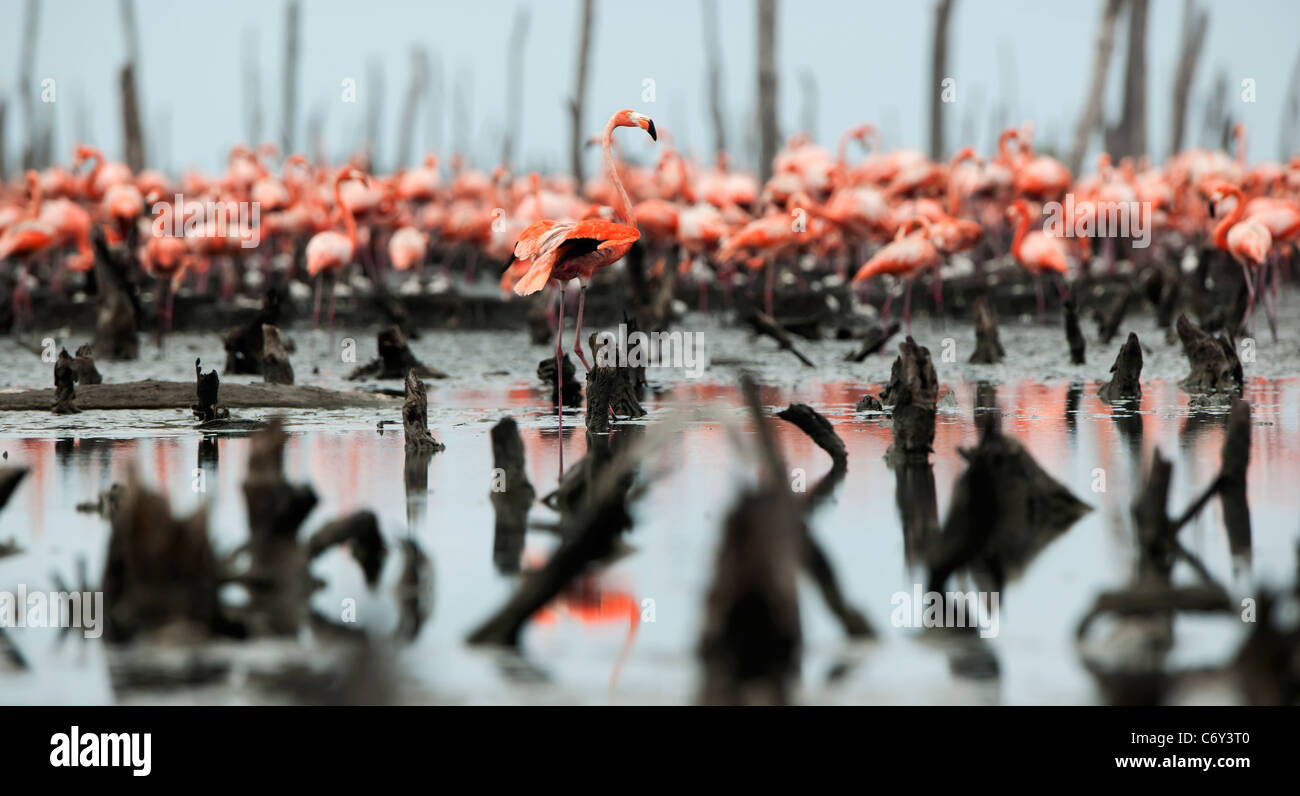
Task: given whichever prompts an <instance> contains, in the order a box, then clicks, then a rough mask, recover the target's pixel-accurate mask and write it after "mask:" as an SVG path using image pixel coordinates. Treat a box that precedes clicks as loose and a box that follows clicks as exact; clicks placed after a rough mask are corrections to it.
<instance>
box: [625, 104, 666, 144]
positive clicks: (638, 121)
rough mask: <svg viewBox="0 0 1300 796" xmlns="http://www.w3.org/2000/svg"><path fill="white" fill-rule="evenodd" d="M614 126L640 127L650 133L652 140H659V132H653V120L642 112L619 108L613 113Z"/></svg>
mask: <svg viewBox="0 0 1300 796" xmlns="http://www.w3.org/2000/svg"><path fill="white" fill-rule="evenodd" d="M614 126H615V127H640V128H641V129H642V130H645V131H646V132H647V133H649V134H650V139H651V140H652V141H658V140H659V134H658V133H656V132H655V123H654V120H653V119H651V118H650V117H649V116H646V115H645V114H643V113H637V112H636V111H633V110H621V111H619V112H618V113H616V114H614Z"/></svg>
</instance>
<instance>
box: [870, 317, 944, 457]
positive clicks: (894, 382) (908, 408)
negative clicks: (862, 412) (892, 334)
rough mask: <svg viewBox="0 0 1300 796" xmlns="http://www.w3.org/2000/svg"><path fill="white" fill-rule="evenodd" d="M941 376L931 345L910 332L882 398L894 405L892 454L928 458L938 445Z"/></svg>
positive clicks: (899, 351)
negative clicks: (936, 429) (936, 428)
mask: <svg viewBox="0 0 1300 796" xmlns="http://www.w3.org/2000/svg"><path fill="white" fill-rule="evenodd" d="M938 401H939V378H938V376H937V375H936V374H935V372H934V363H933V361H932V360H931V359H930V349H928V348H926V347H925V346H920V345H917V344H916V341H915V340H913V339H912V338H911V336H910V335H909V336H908V338H907V339H906V340H904V341H903V342H902V344H900V345H899V347H898V358H897V359H895V360H894V365H893V367H892V368H891V370H890V375H889V384H888V385H886V387H885V389H884V391H883V392H882V393H881V394H880V402H881V403H882V404H884V405H885V406H890V407H892V413H893V414H892V422H891V427H892V430H893V434H894V443H893V444H892V445H891V446H890V447H889V451H888V452H887V453H886V455H887V456H890V457H891V458H903V459H925V458H928V457H929V455H930V453H931V451H932V450H933V445H934V419H935V413H936V412H937V411H938Z"/></svg>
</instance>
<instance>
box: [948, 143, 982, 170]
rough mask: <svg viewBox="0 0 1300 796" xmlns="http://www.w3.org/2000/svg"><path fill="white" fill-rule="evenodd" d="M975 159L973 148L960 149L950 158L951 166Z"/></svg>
mask: <svg viewBox="0 0 1300 796" xmlns="http://www.w3.org/2000/svg"><path fill="white" fill-rule="evenodd" d="M975 159H976V157H975V147H973V146H967V147H962V148H961V149H959V150H958V151H957V154H955V155H953V156H952V165H953V166H956V165H957V164H958V163H961V162H962V161H965V160H975Z"/></svg>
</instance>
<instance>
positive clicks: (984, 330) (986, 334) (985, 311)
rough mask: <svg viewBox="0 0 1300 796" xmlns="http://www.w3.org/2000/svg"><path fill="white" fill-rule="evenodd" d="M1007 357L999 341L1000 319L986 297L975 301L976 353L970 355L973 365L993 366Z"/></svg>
mask: <svg viewBox="0 0 1300 796" xmlns="http://www.w3.org/2000/svg"><path fill="white" fill-rule="evenodd" d="M1006 355H1007V352H1006V350H1005V349H1004V348H1003V347H1002V341H1001V340H999V339H998V319H997V316H995V315H994V314H993V308H992V307H990V306H989V301H988V299H987V298H985V297H984V296H980V297H979V298H977V299H975V352H974V353H973V354H971V355H970V361H971V363H972V364H979V365H991V364H995V363H998V362H1001V361H1002V358H1003V357H1004V356H1006Z"/></svg>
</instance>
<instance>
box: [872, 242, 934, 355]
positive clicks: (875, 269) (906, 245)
mask: <svg viewBox="0 0 1300 796" xmlns="http://www.w3.org/2000/svg"><path fill="white" fill-rule="evenodd" d="M913 229H916V230H919V232H913ZM938 265H939V250H938V249H936V248H935V246H934V244H933V243H931V242H930V222H929V220H928V219H926V218H924V217H918V218H912V219H908V220H907V221H906V222H904V223H903V225H902V226H901V227H899V228H898V232H897V233H896V234H895V235H894V240H893V241H892V242H890V243H888V244H886V245H885V246H883V247H881V249H880V251H878V252H876V253H875V254H874V255H873V256H872V257H871V259H870V260H867V261H866V262H865V263H863V265H862V267H861V268H859V269H858V272H857V273H856V274H854V276H853V283H854V284H858V283H859V282H865V281H867V280H868V279H870V278H871V277H873V276H877V275H879V274H903V275H904V276H903V282H904V285H905V287H904V288H903V291H904V296H903V324H904V326H906V328H907V333H908V334H909V335H911V334H912V280H913V279H915V278H916V277H917V276H919V275H920V274H922V273H923V272H925V271H928V270H929V269H931V268H937V267H938ZM888 318H889V296H888V295H886V296H885V308H884V310H882V311H881V321H882V323H883V322H884V321H887V320H888Z"/></svg>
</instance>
